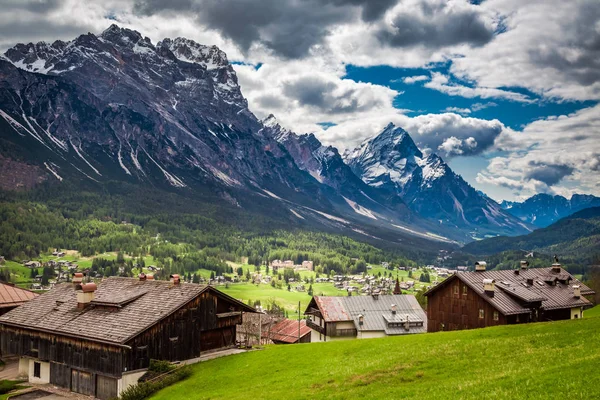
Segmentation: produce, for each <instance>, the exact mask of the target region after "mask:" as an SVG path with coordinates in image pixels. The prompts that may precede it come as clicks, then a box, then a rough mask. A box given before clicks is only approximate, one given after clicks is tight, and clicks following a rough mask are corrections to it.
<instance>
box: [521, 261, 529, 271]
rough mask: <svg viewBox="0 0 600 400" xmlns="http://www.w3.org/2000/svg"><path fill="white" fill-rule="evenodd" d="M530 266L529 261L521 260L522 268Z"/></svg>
mask: <svg viewBox="0 0 600 400" xmlns="http://www.w3.org/2000/svg"><path fill="white" fill-rule="evenodd" d="M527 267H529V261H527V260H521V269H527Z"/></svg>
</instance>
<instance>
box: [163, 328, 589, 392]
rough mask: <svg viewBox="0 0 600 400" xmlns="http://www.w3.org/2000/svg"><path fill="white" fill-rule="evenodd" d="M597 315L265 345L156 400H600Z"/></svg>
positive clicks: (204, 370)
mask: <svg viewBox="0 0 600 400" xmlns="http://www.w3.org/2000/svg"><path fill="white" fill-rule="evenodd" d="M599 343H600V318H598V317H594V318H587V317H586V318H584V319H581V320H573V321H561V322H553V323H538V324H528V325H519V326H514V325H513V326H502V327H495V328H487V329H478V330H470V331H455V332H440V333H435V334H424V335H414V336H405V337H389V338H383V339H370V340H350V341H341V342H339V341H338V342H328V343H312V344H301V345H291V346H290V345H288V346H268V347H267V348H266V349H265V350H263V351H256V352H249V353H244V354H240V355H235V356H229V357H224V358H220V359H216V360H212V361H207V362H203V363H200V364H197V365H194V366H193V370H194V373H193V375H192V376H191V377H190V378H188V379H187V380H185V381H183V382H180V383H178V384H176V385H174V386H171V387H169V388H166V389H164V390H162V391H160V392H158V393H157V394H156V395H155V396H154V397H153V398H154V399H165V400H166V399H232V400H233V399H286V400H291V399H350V398H361V399H399V398H403V399H448V398H457V399H458V398H460V399H471V398H472V399H489V398H494V399H548V398H553V399H566V398H568V399H582V398H599V397H600V386H599V385H597V382H598V379H600V370H599V369H598V368H597V366H598V365H600V351H599V350H600V344H599Z"/></svg>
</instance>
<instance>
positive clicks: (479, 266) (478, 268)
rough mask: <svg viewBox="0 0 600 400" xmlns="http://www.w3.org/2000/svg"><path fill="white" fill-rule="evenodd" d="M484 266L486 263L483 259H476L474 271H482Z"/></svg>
mask: <svg viewBox="0 0 600 400" xmlns="http://www.w3.org/2000/svg"><path fill="white" fill-rule="evenodd" d="M486 266H487V263H486V262H485V261H477V262H476V263H475V271H476V272H484V271H485V268H486Z"/></svg>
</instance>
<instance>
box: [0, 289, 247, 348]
mask: <svg viewBox="0 0 600 400" xmlns="http://www.w3.org/2000/svg"><path fill="white" fill-rule="evenodd" d="M205 290H211V291H214V292H216V293H217V294H218V296H221V297H223V298H225V299H226V300H228V301H230V302H232V303H234V304H237V305H238V306H239V308H241V309H242V310H244V311H254V309H252V308H249V307H248V306H246V305H245V304H243V303H241V302H238V301H237V300H235V299H233V298H231V297H229V296H227V295H225V294H223V293H221V292H219V291H218V290H216V289H213V288H211V287H210V286H201V285H196V284H191V283H180V284H178V285H174V284H172V283H171V282H168V281H157V280H146V281H140V280H139V279H135V278H119V277H110V278H107V279H105V280H104V281H102V282H101V283H100V284H99V285H98V289H97V291H96V292H95V296H94V300H93V301H92V303H91V305H90V306H88V307H86V308H84V309H79V308H77V292H76V291H75V289H74V287H73V284H71V283H63V284H60V285H56V286H55V287H54V288H53V289H52V290H50V291H48V292H47V293H44V294H43V295H41V296H38V297H36V298H34V299H32V300H31V301H29V302H27V303H25V304H23V305H22V306H20V307H17V308H15V309H14V310H12V311H10V312H8V313H6V314H4V315H2V316H0V324H7V325H16V326H21V327H24V328H27V329H32V330H41V331H46V332H51V333H55V334H59V335H60V334H63V335H67V336H76V337H81V338H85V339H89V340H97V341H103V342H110V343H116V344H124V343H126V342H127V341H129V340H130V339H131V338H133V337H135V336H136V335H138V334H139V333H141V332H143V331H144V330H146V329H148V328H149V327H151V326H153V325H154V324H156V323H157V322H159V321H160V320H161V319H163V318H165V317H167V316H168V315H170V314H172V313H173V312H175V311H176V310H177V309H179V308H181V307H182V306H183V305H185V304H186V303H188V302H189V301H191V300H192V299H194V298H195V297H196V296H198V295H199V294H200V293H202V292H203V291H205ZM96 306H98V307H96ZM101 306H104V307H101ZM106 306H109V307H106Z"/></svg>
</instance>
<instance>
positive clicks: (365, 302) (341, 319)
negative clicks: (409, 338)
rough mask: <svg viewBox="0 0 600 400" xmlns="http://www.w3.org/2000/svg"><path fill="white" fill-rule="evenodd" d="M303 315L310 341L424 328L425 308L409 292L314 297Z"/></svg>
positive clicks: (416, 331)
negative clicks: (306, 317) (308, 330)
mask: <svg viewBox="0 0 600 400" xmlns="http://www.w3.org/2000/svg"><path fill="white" fill-rule="evenodd" d="M304 314H305V315H307V316H308V319H307V321H306V325H307V326H308V327H309V328H311V330H312V332H311V342H326V341H331V340H340V339H370V338H377V337H384V336H393V335H406V334H413V333H425V332H426V331H427V317H426V315H425V311H423V309H422V308H421V306H420V305H419V303H418V302H417V300H416V298H415V297H414V296H412V295H369V296H344V297H332V296H314V297H313V298H312V300H311V302H310V303H309V305H308V307H307V308H306V311H305V313H304Z"/></svg>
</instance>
